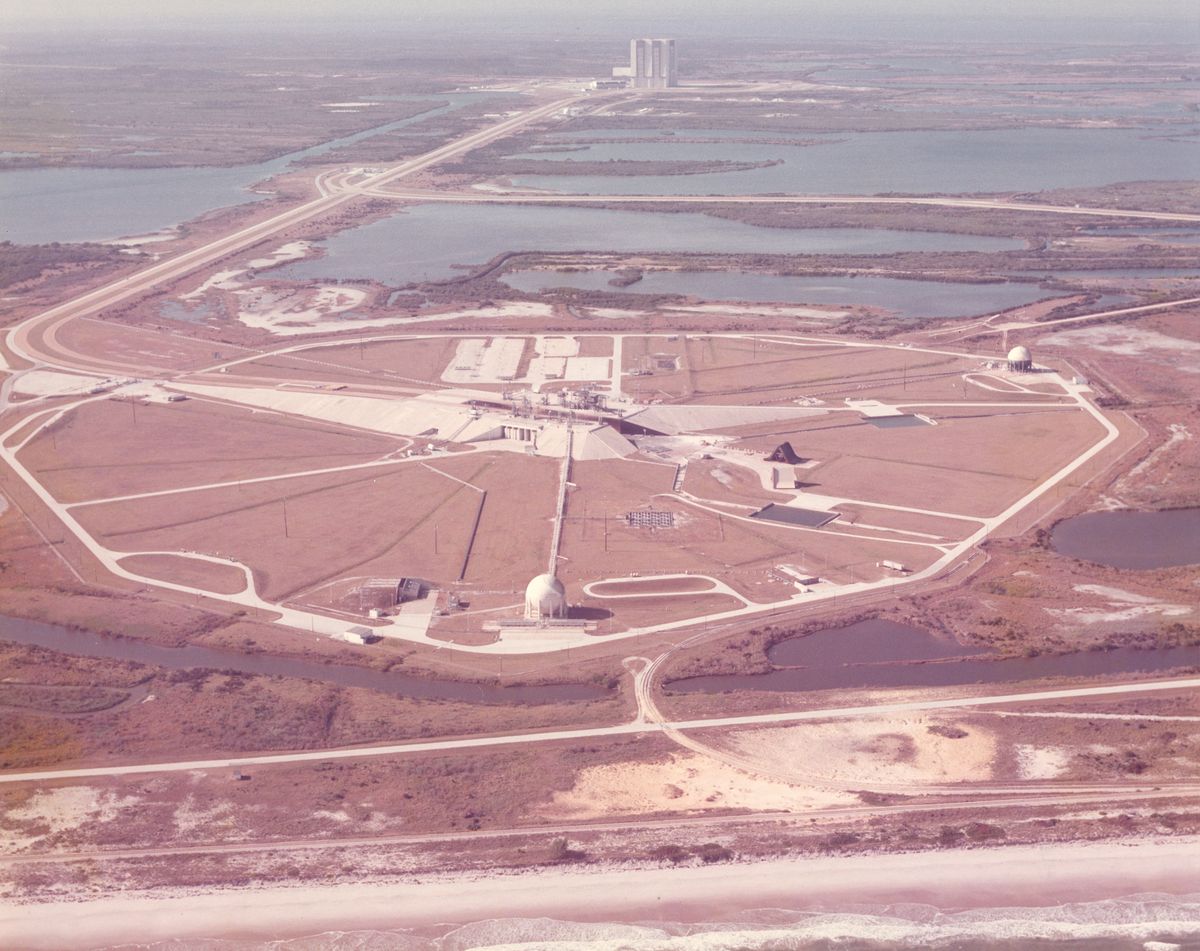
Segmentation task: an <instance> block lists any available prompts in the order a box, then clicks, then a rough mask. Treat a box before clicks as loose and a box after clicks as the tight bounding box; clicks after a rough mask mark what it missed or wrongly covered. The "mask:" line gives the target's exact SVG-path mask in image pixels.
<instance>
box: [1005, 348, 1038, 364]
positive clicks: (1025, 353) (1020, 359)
mask: <svg viewBox="0 0 1200 951" xmlns="http://www.w3.org/2000/svg"><path fill="white" fill-rule="evenodd" d="M1032 360H1033V354H1031V353H1030V352H1029V348H1028V347H1013V348H1012V349H1011V350H1009V351H1008V362H1009V363H1029V362H1031V361H1032Z"/></svg>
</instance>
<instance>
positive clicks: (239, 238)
mask: <svg viewBox="0 0 1200 951" xmlns="http://www.w3.org/2000/svg"><path fill="white" fill-rule="evenodd" d="M582 98H584V95H583V94H582V93H581V94H578V95H574V96H570V97H567V98H565V99H559V100H556V101H554V102H551V103H547V104H545V105H542V106H539V107H537V108H536V109H531V110H529V111H528V112H522V113H520V114H518V115H515V116H511V117H509V118H507V119H503V120H501V121H500V122H497V123H495V124H494V125H491V126H488V127H487V128H485V129H481V130H479V131H477V132H472V133H471V134H469V135H466V136H463V137H462V138H460V139H457V140H455V141H454V142H450V143H448V144H447V145H443V146H441V147H440V148H437V149H434V150H433V151H431V152H427V153H425V154H424V155H420V156H417V157H416V158H413V159H409V160H408V161H407V162H402V163H400V164H399V165H396V166H393V167H392V168H389V169H385V170H384V171H382V172H379V173H377V174H375V175H371V176H368V177H367V178H366V179H364V180H363V186H364V187H371V188H374V187H382V186H383V185H386V184H388V183H390V182H395V181H398V180H400V179H402V178H405V177H407V176H409V175H414V174H416V173H417V172H421V171H424V170H425V169H427V168H429V167H430V166H433V165H436V164H438V163H439V162H444V161H446V160H447V159H450V158H453V157H455V156H457V155H461V154H463V153H464V152H469V151H471V150H472V149H475V148H478V147H479V146H481V145H486V144H487V143H489V142H492V141H494V140H496V139H500V138H504V137H505V136H507V135H511V134H512V133H513V132H515V131H517V130H518V129H520V128H522V127H523V126H526V125H528V124H529V123H531V122H537V121H540V120H542V119H545V118H548V117H549V116H551V115H554V114H556V113H558V112H561V111H562V110H563V109H564V108H567V107H568V106H570V105H573V104H574V103H576V102H577V101H579V100H580V99H582ZM330 180H331V179H330V176H328V175H327V174H322V175H321V176H318V179H317V190H318V192H319V193H320V197H318V198H315V199H313V200H312V201H309V202H305V203H304V204H302V205H298V206H296V207H295V208H291V209H289V210H287V211H285V212H283V213H281V214H278V215H275V216H274V217H271V218H268V219H266V220H265V221H259V222H256V223H255V224H252V225H249V226H248V227H245V228H242V229H241V230H239V231H235V232H233V233H232V234H228V235H225V236H224V237H221V238H218V239H217V240H215V241H211V242H209V243H208V244H206V245H203V246H202V247H199V248H195V249H193V250H191V251H186V252H184V253H183V254H180V255H177V256H175V257H173V258H169V259H167V260H166V261H161V262H159V263H158V264H154V265H151V266H150V267H147V268H145V269H143V270H141V271H138V272H137V273H136V274H133V275H131V276H129V277H124V278H121V279H119V280H117V281H114V282H112V283H111V284H106V285H105V286H104V287H100V288H97V289H96V290H94V291H89V292H88V293H86V294H83V295H81V296H80V297H76V298H75V299H73V300H70V301H67V302H66V303H64V304H59V305H58V306H57V307H53V308H51V309H50V310H47V311H44V312H43V313H41V314H37V315H36V316H34V317H31V318H29V319H28V320H25V321H23V322H22V323H20V324H19V325H17V326H16V327H15V328H13V330H12V331H10V332H9V335H8V345H9V347H10V348H11V349H12V351H13V352H14V353H15V354H16V355H17V356H19V357H21V358H22V359H25V360H28V361H29V362H30V363H34V364H37V363H45V364H46V365H48V366H55V367H61V368H63V369H81V370H88V369H92V368H93V367H94V366H96V363H95V361H91V360H89V358H87V357H86V356H85V355H83V354H79V353H75V352H74V351H72V350H70V349H68V348H66V347H64V346H63V345H62V344H61V343H60V342H59V341H58V340H57V330H58V328H59V327H61V326H62V325H63V324H64V323H66V322H67V321H69V320H74V319H75V318H77V317H84V316H87V315H89V314H94V313H97V312H98V311H101V310H103V309H104V308H107V307H112V306H113V305H115V304H120V303H122V302H124V301H127V300H132V299H133V298H136V297H138V296H140V295H142V294H145V293H146V292H148V291H150V290H153V289H154V288H155V287H158V286H159V285H161V284H164V283H167V282H170V281H174V280H177V279H178V278H180V277H183V276H184V275H186V274H190V273H191V272H193V271H195V270H197V269H199V268H202V267H205V266H206V265H209V264H213V263H215V262H217V261H219V260H221V259H222V258H224V257H226V256H228V255H230V254H232V253H234V252H235V251H240V250H242V249H244V248H248V247H250V246H251V245H254V244H257V243H258V242H260V241H262V240H263V239H265V238H269V237H271V236H272V235H275V234H278V233H279V232H281V231H283V230H285V229H287V228H290V227H292V226H293V225H297V224H299V223H300V222H303V221H307V220H309V219H311V218H315V217H317V216H318V215H322V214H324V213H326V212H328V211H331V210H333V209H334V208H337V207H338V206H339V205H343V204H345V203H347V202H349V201H353V200H354V199H356V198H358V197H359V196H360V195H362V194H364V192H363V191H361V190H360V189H354V190H335V189H333V188H331V187H330V185H329V182H330Z"/></svg>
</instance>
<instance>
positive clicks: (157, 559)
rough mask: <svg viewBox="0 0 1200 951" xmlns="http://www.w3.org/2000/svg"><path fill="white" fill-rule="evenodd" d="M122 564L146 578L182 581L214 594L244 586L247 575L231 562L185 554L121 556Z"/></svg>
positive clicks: (240, 589) (237, 589)
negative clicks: (228, 563)
mask: <svg viewBox="0 0 1200 951" xmlns="http://www.w3.org/2000/svg"><path fill="white" fill-rule="evenodd" d="M120 564H121V567H123V568H128V569H129V570H130V571H135V572H137V573H138V574H140V575H145V576H146V577H148V578H158V579H160V580H162V581H170V582H173V583H175V584H185V585H189V586H190V587H193V588H201V589H203V590H205V591H212V592H214V593H216V594H237V593H238V592H239V591H245V590H246V576H245V574H243V573H242V572H241V571H240V570H239V569H237V568H234V567H233V566H232V565H218V564H215V563H213V562H211V561H202V560H201V559H199V558H188V557H186V556H184V555H133V556H131V557H129V558H122V559H121V562H120Z"/></svg>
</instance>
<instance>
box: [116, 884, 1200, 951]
mask: <svg viewBox="0 0 1200 951" xmlns="http://www.w3.org/2000/svg"><path fill="white" fill-rule="evenodd" d="M1146 942H1158V943H1159V944H1158V945H1155V944H1151V945H1150V946H1149V947H1150V948H1154V949H1156V951H1166V949H1167V948H1172V947H1176V948H1180V949H1188V951H1195V949H1200V895H1186V896H1171V895H1158V894H1148V895H1133V896H1129V897H1127V898H1120V899H1109V900H1105V901H1097V902H1077V903H1072V904H1067V905H1058V906H1052V907H1046V908H1009V907H998V908H977V909H972V910H969V911H955V912H946V911H942V910H939V909H938V908H935V907H933V906H930V905H920V904H905V905H888V906H882V907H869V906H862V907H849V908H844V909H839V910H837V911H790V910H787V909H780V908H762V909H756V910H753V911H745V912H741V913H739V914H737V915H734V916H732V917H730V918H728V919H726V920H722V921H701V922H690V923H689V922H681V921H674V922H672V921H654V922H576V921H560V920H556V919H553V918H493V919H487V920H484V921H475V922H470V923H467V924H460V925H450V924H447V925H442V926H438V927H433V928H426V929H421V931H420V932H417V931H412V930H405V929H397V930H394V931H389V930H369V931H327V932H323V933H320V934H313V935H307V936H304V937H296V938H282V939H274V940H258V941H246V940H232V939H223V938H217V939H188V940H183V939H181V940H172V941H163V942H155V943H150V944H122V945H118V946H114V947H112V948H110V949H108V951H135V949H136V951H326V949H328V951H477V949H488V951H516V949H522V951H883V949H890V948H896V949H926V948H928V949H933V951H1040V949H1056V951H1057V949H1064V948H1066V949H1072V951H1074V949H1078V951H1084V949H1086V951H1143V949H1145V948H1146V946H1147V945H1146Z"/></svg>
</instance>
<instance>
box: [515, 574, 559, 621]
mask: <svg viewBox="0 0 1200 951" xmlns="http://www.w3.org/2000/svg"><path fill="white" fill-rule="evenodd" d="M566 616H567V589H566V588H564V587H563V583H562V582H561V581H559V580H558V579H557V578H556V577H554V575H551V574H545V575H538V576H537V577H536V578H534V579H533V580H532V581H531V582H529V584H528V586H527V587H526V588H525V617H527V618H533V619H540V618H546V617H566Z"/></svg>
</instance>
